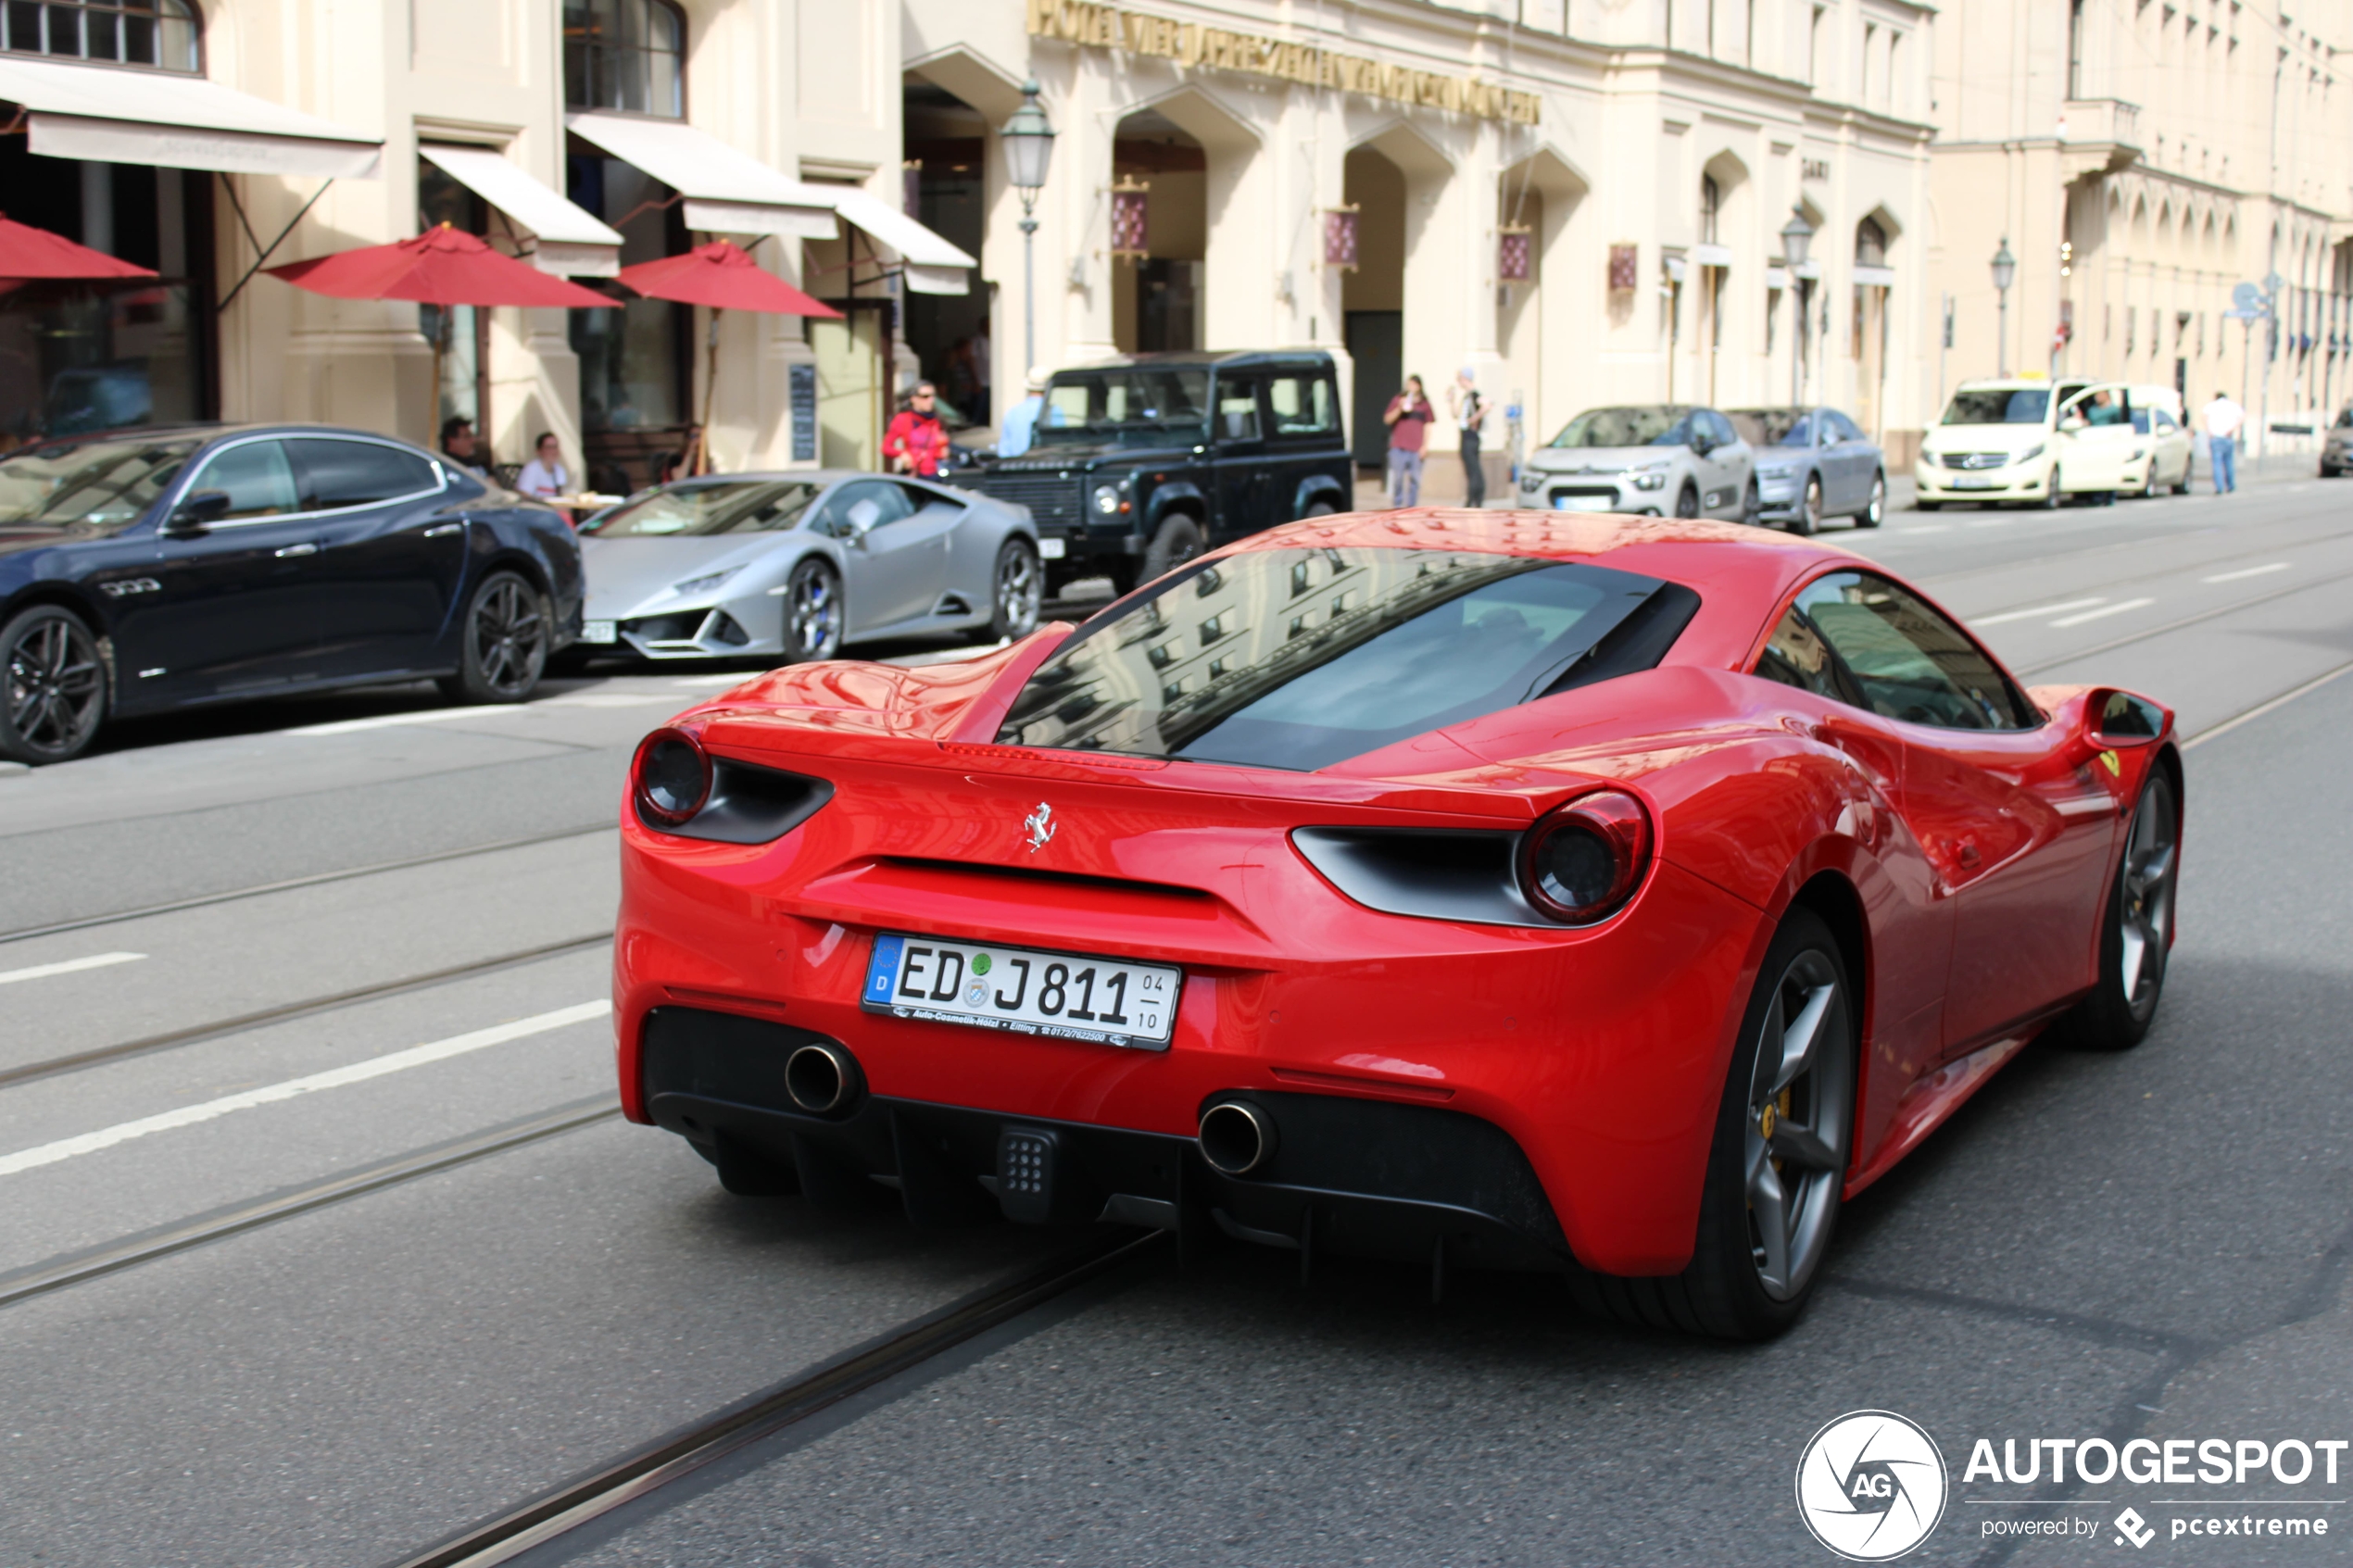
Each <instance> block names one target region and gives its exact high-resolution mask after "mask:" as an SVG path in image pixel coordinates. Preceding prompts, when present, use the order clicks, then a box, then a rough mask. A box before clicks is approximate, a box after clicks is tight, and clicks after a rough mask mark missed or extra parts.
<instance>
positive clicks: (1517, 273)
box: [1495, 229, 1533, 283]
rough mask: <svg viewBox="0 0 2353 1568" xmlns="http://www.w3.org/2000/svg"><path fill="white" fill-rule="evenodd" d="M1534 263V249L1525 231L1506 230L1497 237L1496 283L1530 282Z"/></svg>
mask: <svg viewBox="0 0 2353 1568" xmlns="http://www.w3.org/2000/svg"><path fill="white" fill-rule="evenodd" d="M1532 262H1533V249H1532V247H1531V246H1530V245H1529V235H1528V231H1527V230H1525V229H1505V230H1504V231H1503V232H1502V233H1500V234H1499V235H1497V236H1496V244H1495V281H1496V282H1503V283H1524V282H1528V280H1529V272H1530V270H1531V266H1532Z"/></svg>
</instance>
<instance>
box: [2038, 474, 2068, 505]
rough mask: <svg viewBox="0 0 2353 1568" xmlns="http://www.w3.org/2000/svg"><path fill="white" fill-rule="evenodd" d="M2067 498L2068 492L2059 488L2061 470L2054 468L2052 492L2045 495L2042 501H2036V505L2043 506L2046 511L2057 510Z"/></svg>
mask: <svg viewBox="0 0 2353 1568" xmlns="http://www.w3.org/2000/svg"><path fill="white" fill-rule="evenodd" d="M2066 500H2067V493H2066V492H2065V491H2063V490H2061V489H2060V488H2059V470H2057V469H2056V468H2054V469H2052V470H2051V488H2050V493H2049V494H2048V495H2045V496H2044V497H2043V498H2042V499H2041V500H2040V501H2038V502H2036V503H2035V505H2037V506H2039V507H2041V508H2043V509H2044V510H2045V511H2046V512H2055V511H2057V510H2058V509H2059V508H2060V507H2061V506H2062V505H2064V504H2065V503H2066Z"/></svg>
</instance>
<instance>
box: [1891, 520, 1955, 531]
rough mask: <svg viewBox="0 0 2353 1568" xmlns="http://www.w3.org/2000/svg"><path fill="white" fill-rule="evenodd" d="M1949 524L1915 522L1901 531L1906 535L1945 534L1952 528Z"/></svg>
mask: <svg viewBox="0 0 2353 1568" xmlns="http://www.w3.org/2000/svg"><path fill="white" fill-rule="evenodd" d="M1952 526H1953V525H1952V524H1951V523H1949V522H1915V523H1911V524H1909V525H1907V526H1906V527H1905V528H1903V529H1901V530H1899V531H1898V532H1900V533H1945V532H1947V531H1948V530H1950V529H1951V528H1952Z"/></svg>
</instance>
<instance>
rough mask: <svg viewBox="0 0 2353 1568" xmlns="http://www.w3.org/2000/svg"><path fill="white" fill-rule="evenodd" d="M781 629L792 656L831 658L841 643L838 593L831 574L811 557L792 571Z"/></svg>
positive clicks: (796, 657)
mask: <svg viewBox="0 0 2353 1568" xmlns="http://www.w3.org/2000/svg"><path fill="white" fill-rule="evenodd" d="M785 633H786V640H787V641H788V642H789V643H790V644H791V647H790V649H789V652H790V653H791V655H792V657H793V658H795V659H831V658H832V657H833V656H834V652H835V650H836V649H837V648H838V647H839V646H840V645H841V596H840V595H839V594H838V593H837V592H836V591H835V589H834V574H833V573H832V572H831V571H827V570H826V569H825V568H824V566H823V565H821V564H819V563H818V562H815V561H809V562H806V563H804V564H803V565H802V566H801V567H800V568H799V570H798V571H795V572H794V573H793V577H792V588H791V592H790V594H789V595H788V596H787V597H786V610H785Z"/></svg>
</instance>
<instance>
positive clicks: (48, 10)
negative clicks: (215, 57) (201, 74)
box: [0, 0, 202, 72]
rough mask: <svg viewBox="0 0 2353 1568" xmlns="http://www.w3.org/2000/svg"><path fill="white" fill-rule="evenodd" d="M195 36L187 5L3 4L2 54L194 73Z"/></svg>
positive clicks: (181, 1) (127, 1) (121, 1)
mask: <svg viewBox="0 0 2353 1568" xmlns="http://www.w3.org/2000/svg"><path fill="white" fill-rule="evenodd" d="M196 34H197V27H196V13H195V11H194V10H193V9H191V8H190V7H189V6H188V5H187V3H186V0H45V3H44V4H40V5H32V4H28V3H27V0H0V49H5V50H6V51H7V52H8V53H10V54H12V55H47V56H51V57H52V58H54V59H63V60H94V61H96V62H98V63H100V64H102V65H115V66H146V67H148V68H150V69H156V70H178V71H191V72H193V71H196V70H199V69H202V62H201V60H200V59H199V57H198V56H197V53H196Z"/></svg>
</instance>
